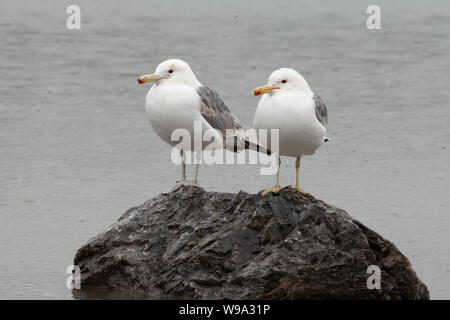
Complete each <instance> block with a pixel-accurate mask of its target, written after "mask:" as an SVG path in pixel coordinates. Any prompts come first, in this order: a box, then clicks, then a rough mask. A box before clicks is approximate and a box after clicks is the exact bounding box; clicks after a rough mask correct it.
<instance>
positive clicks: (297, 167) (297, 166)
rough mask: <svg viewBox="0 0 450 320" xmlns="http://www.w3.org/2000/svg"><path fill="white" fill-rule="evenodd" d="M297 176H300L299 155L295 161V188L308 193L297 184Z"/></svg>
mask: <svg viewBox="0 0 450 320" xmlns="http://www.w3.org/2000/svg"><path fill="white" fill-rule="evenodd" d="M299 177H300V156H298V157H297V160H296V161H295V190H297V191H298V192H300V193H303V194H309V193H308V192H306V191H305V190H303V189H302V188H300V186H299V185H298V180H299Z"/></svg>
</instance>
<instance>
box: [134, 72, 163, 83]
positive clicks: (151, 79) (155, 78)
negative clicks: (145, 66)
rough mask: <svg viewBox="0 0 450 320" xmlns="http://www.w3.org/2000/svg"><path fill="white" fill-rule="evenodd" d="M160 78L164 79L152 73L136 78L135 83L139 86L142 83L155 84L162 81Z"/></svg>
mask: <svg viewBox="0 0 450 320" xmlns="http://www.w3.org/2000/svg"><path fill="white" fill-rule="evenodd" d="M162 78H164V77H162V76H160V75H157V74H154V73H152V74H146V75H144V76H140V77H139V78H138V80H137V82H138V83H139V84H144V83H146V82H156V81H158V80H160V79H162Z"/></svg>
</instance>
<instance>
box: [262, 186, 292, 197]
mask: <svg viewBox="0 0 450 320" xmlns="http://www.w3.org/2000/svg"><path fill="white" fill-rule="evenodd" d="M289 187H290V186H284V187H281V186H278V185H277V186H274V187H272V188H268V189H266V190H264V191H263V192H262V194H261V195H262V196H263V197H264V196H265V195H267V194H269V193H271V192H279V191H280V190H282V189H285V188H289Z"/></svg>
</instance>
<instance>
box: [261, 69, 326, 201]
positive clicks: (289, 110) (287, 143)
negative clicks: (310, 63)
mask: <svg viewBox="0 0 450 320" xmlns="http://www.w3.org/2000/svg"><path fill="white" fill-rule="evenodd" d="M253 94H254V95H256V96H259V95H261V94H264V95H263V96H262V98H261V99H260V100H259V103H258V107H257V109H256V113H255V120H254V127H255V128H256V129H268V130H270V129H279V155H278V169H277V176H276V183H275V186H274V187H273V188H269V189H266V190H264V192H263V195H266V194H268V193H269V192H277V191H279V190H280V189H283V188H285V187H281V186H280V178H279V177H280V165H281V160H280V156H289V157H296V159H297V160H296V162H295V169H296V180H295V181H296V183H295V189H296V190H297V191H299V192H302V193H307V192H305V191H304V190H302V189H301V188H300V186H299V169H300V159H301V157H302V156H305V155H312V154H314V153H315V152H316V150H317V149H318V148H319V147H320V146H321V145H322V143H324V142H326V141H328V140H329V139H328V138H327V137H326V136H325V133H326V129H325V125H326V124H327V122H328V115H327V108H326V107H325V104H324V102H323V101H322V99H321V98H320V96H318V95H317V94H315V93H314V92H312V90H311V88H310V87H309V85H308V83H307V82H306V80H305V79H304V78H303V77H302V75H300V74H299V73H298V72H297V71H295V70H294V69H290V68H281V69H278V70H275V71H274V72H273V73H272V74H271V75H270V76H269V79H268V83H267V84H266V85H264V86H261V87H258V88H256V89H255V90H254V92H253ZM269 149H271V147H270V146H269Z"/></svg>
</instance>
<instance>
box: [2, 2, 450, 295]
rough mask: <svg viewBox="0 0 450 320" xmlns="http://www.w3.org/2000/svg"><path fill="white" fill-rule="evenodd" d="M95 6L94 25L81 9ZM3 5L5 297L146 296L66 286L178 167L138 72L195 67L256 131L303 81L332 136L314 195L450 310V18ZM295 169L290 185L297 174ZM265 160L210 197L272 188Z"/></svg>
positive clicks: (348, 5)
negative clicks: (267, 91)
mask: <svg viewBox="0 0 450 320" xmlns="http://www.w3.org/2000/svg"><path fill="white" fill-rule="evenodd" d="M72 3H76V4H78V5H79V6H80V7H81V20H82V22H81V23H82V25H81V30H68V29H67V28H66V18H67V16H68V15H67V14H66V8H67V6H68V5H69V4H72ZM372 3H373V1H372V0H371V1H354V2H351V1H329V2H325V1H310V2H304V3H303V2H300V1H290V2H288V1H262V0H254V1H246V2H243V1H233V2H226V3H225V2H222V1H220V2H219V1H206V0H204V1H196V2H190V1H176V2H173V1H133V0H128V1H126V2H124V1H121V2H116V3H114V4H112V3H110V1H95V3H91V1H81V0H77V1H36V2H29V1H27V2H25V1H17V0H14V1H5V0H2V1H1V2H0V39H1V46H0V230H1V231H0V232H1V233H0V298H2V299H26V298H31V299H34V298H41V299H72V298H107V297H115V298H118V297H119V298H123V297H130V298H139V295H130V296H127V295H125V296H123V295H122V294H115V295H110V294H108V293H96V291H91V292H88V293H86V294H83V293H82V292H81V293H80V292H77V293H74V294H73V293H72V292H71V291H70V290H68V289H67V288H66V277H67V275H66V273H65V272H66V267H67V266H68V265H70V264H72V262H73V257H74V255H75V252H76V250H77V249H78V248H79V247H80V246H81V245H82V244H83V243H85V242H86V241H87V240H89V239H90V238H91V237H93V236H95V235H96V234H97V233H99V232H101V231H102V230H104V229H106V228H107V227H108V226H109V225H110V224H112V223H113V222H114V221H115V220H116V219H117V218H118V217H119V216H120V215H121V214H122V213H123V212H124V211H125V210H126V209H128V208H130V207H132V206H136V205H139V204H141V203H143V202H144V201H146V200H147V199H149V198H151V197H153V196H155V195H157V194H159V193H160V192H161V191H162V190H167V189H169V188H170V187H171V186H172V185H173V184H174V182H175V180H176V179H178V178H179V175H180V169H179V167H177V166H175V165H173V164H172V163H171V162H170V158H169V155H170V148H169V147H168V146H167V145H165V144H164V143H163V142H162V141H161V140H159V139H158V137H157V136H156V135H155V134H154V133H153V131H152V129H151V127H150V125H149V123H148V121H147V119H146V117H145V112H144V102H145V95H146V92H147V90H148V87H147V86H139V85H137V84H136V77H137V76H138V75H141V74H146V73H150V72H152V71H153V70H154V68H155V66H156V65H157V64H158V63H159V62H161V61H162V60H165V59H167V58H172V57H179V58H183V59H185V60H186V61H188V62H189V63H190V64H191V66H192V68H193V70H194V72H195V73H196V74H197V76H198V78H199V79H200V81H202V82H203V83H204V84H206V85H208V86H210V87H212V88H214V89H216V90H217V91H218V92H219V93H220V94H221V96H222V98H223V99H224V100H225V101H226V102H227V104H228V105H229V107H230V108H231V110H232V111H233V113H234V114H235V115H236V116H237V117H238V118H239V119H240V120H241V123H242V124H243V125H244V127H246V128H249V127H251V125H252V122H253V114H254V112H255V108H256V105H257V101H258V99H257V98H255V97H253V96H252V95H251V93H252V90H253V88H254V87H256V86H259V85H262V84H264V83H265V81H266V79H267V77H268V75H269V74H270V73H271V72H272V71H273V70H274V69H275V68H278V67H281V66H289V67H294V68H296V69H298V70H299V71H300V72H301V73H302V74H303V75H304V76H305V77H306V79H307V80H308V81H309V83H310V85H311V87H312V88H313V90H314V91H315V92H317V93H318V94H320V95H321V96H322V97H323V99H324V101H325V103H326V104H327V107H328V112H329V125H328V135H329V136H330V137H332V141H331V142H329V143H327V144H325V145H324V146H323V147H322V148H321V149H320V151H319V153H318V154H317V155H315V156H313V157H309V158H305V160H304V161H303V164H302V177H301V178H302V181H301V184H302V186H303V187H304V188H305V189H306V190H308V191H310V192H311V193H313V194H314V195H315V196H316V197H318V198H321V199H323V200H325V201H326V202H328V203H331V204H334V205H337V206H339V207H342V208H343V209H345V210H347V211H348V212H349V213H350V214H351V215H352V216H354V217H355V218H357V219H358V220H360V221H361V222H363V223H364V224H366V225H367V226H368V227H370V228H372V229H374V230H376V231H377V232H378V233H380V234H381V235H382V236H383V237H385V238H387V239H389V240H390V241H392V242H394V243H395V244H396V245H397V246H398V248H399V249H400V250H401V251H402V252H403V253H404V254H405V255H406V256H407V257H408V258H409V260H410V261H411V264H412V266H413V268H414V270H416V272H417V274H418V276H419V277H420V278H421V279H422V280H423V281H424V282H425V284H426V285H427V286H428V288H429V289H430V292H431V297H432V298H434V299H450V255H449V245H450V235H449V229H450V219H449V208H450V199H449V191H450V185H449V182H450V170H449V160H450V146H449V145H448V141H449V139H450V125H449V124H450V105H449V101H450V90H449V85H448V83H449V81H448V78H449V76H450V59H449V58H450V54H449V50H450V40H449V34H450V5H449V2H448V1H433V2H430V1H396V2H395V3H391V1H376V3H377V4H378V5H379V6H380V8H381V19H382V20H381V21H382V29H381V30H372V31H371V30H368V29H367V28H366V18H367V14H366V8H367V6H368V5H370V4H372ZM294 170H295V169H294V160H293V159H285V160H284V161H283V166H282V170H281V182H282V184H292V183H293V182H294V179H295V171H294ZM273 182H274V177H273V176H260V175H259V167H258V166H256V165H246V166H244V165H228V166H225V165H220V166H219V165H215V166H203V167H202V168H201V171H200V183H201V184H202V185H203V186H204V187H205V189H207V190H216V191H229V192H237V191H239V190H241V189H242V190H246V191H248V192H257V191H260V190H261V189H263V188H265V187H267V186H270V185H272V184H273Z"/></svg>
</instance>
